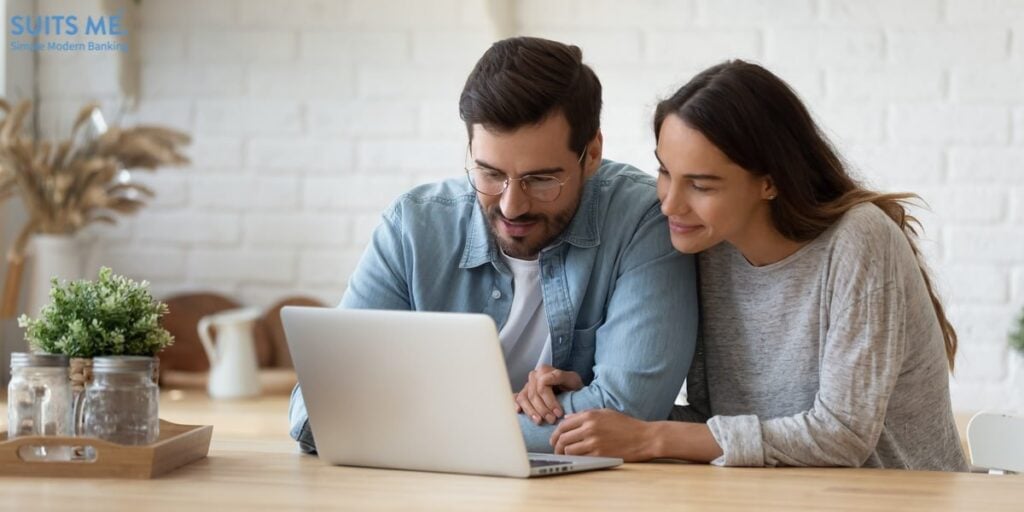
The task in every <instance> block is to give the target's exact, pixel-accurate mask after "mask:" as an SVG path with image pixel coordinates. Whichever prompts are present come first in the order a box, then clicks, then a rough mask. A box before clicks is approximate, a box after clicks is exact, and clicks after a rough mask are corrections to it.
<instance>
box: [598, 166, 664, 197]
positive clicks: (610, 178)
mask: <svg viewBox="0 0 1024 512" xmlns="http://www.w3.org/2000/svg"><path fill="white" fill-rule="evenodd" d="M591 181H592V182H593V183H594V184H595V185H597V186H598V187H600V188H602V189H606V190H608V191H620V190H621V191H625V192H627V193H630V192H632V193H637V194H644V195H651V194H656V189H657V181H656V180H655V179H654V176H651V175H650V174H647V173H646V172H643V171H641V170H640V169H637V168H636V167H633V166H632V165H629V164H625V163H622V162H614V161H612V160H603V161H602V162H601V167H600V168H598V170H597V172H596V173H594V176H593V177H592V178H591ZM652 197H655V196H653V195H652Z"/></svg>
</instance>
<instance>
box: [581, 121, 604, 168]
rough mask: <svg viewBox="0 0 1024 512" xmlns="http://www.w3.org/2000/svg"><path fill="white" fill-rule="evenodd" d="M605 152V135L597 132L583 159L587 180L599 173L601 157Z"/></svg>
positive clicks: (599, 131)
mask: <svg viewBox="0 0 1024 512" xmlns="http://www.w3.org/2000/svg"><path fill="white" fill-rule="evenodd" d="M603 151H604V135H603V134H602V133H601V130H598V131H597V135H595V136H594V138H593V139H591V141H590V143H589V144H587V154H586V156H584V157H583V175H584V176H586V177H587V178H589V177H591V176H593V175H594V174H595V173H597V169H598V168H600V167H601V155H602V152H603Z"/></svg>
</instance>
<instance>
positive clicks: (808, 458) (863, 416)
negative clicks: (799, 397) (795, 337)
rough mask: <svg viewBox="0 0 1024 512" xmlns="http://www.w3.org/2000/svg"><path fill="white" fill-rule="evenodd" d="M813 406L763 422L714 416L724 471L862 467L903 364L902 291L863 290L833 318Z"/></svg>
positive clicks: (885, 288) (712, 426)
mask: <svg viewBox="0 0 1024 512" xmlns="http://www.w3.org/2000/svg"><path fill="white" fill-rule="evenodd" d="M830 322H831V325H830V326H829V329H828V333H827V335H826V339H825V343H824V344H823V350H822V354H821V362H820V369H819V388H818V392H817V394H816V395H815V397H814V402H813V406H812V407H811V408H810V409H809V410H806V411H802V412H800V413H798V414H794V415H790V416H785V417H778V418H759V417H757V416H752V415H743V416H714V417H712V418H711V419H709V420H708V427H709V428H710V430H711V433H712V435H714V437H715V440H716V441H717V442H718V444H719V445H720V446H721V447H722V450H723V455H722V456H721V457H719V458H718V459H716V460H714V461H713V462H712V463H713V464H716V465H721V466H853V467H856V466H860V465H862V464H863V463H864V461H865V460H867V458H868V457H869V456H870V455H871V453H872V450H873V449H874V447H875V445H876V444H877V442H878V438H879V436H880V435H881V432H882V427H883V423H884V421H885V411H886V408H887V406H888V402H889V397H890V396H891V395H892V391H893V389H894V387H895V385H896V380H897V377H898V376H899V373H900V369H901V367H902V361H903V357H904V347H905V341H906V340H905V338H906V336H905V332H906V308H905V304H904V297H903V295H902V291H901V288H900V287H899V286H898V285H897V284H895V283H892V282H890V283H888V284H886V285H883V286H880V287H879V288H876V289H873V290H868V291H865V292H864V293H862V294H860V296H859V298H858V299H855V300H853V301H851V302H849V303H847V305H846V306H845V308H843V310H842V311H840V312H838V313H837V314H833V315H830Z"/></svg>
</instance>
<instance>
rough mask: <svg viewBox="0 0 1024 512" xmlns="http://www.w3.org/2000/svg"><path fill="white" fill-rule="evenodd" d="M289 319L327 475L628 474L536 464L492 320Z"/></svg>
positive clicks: (573, 463) (560, 459) (376, 315)
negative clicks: (380, 471)
mask: <svg viewBox="0 0 1024 512" xmlns="http://www.w3.org/2000/svg"><path fill="white" fill-rule="evenodd" d="M281 319H282V321H283V322H284V328H285V333H286V335H287V338H288V348H289V350H290V351H291V355H292V361H293V362H294V364H295V370H296V372H297V373H298V376H299V383H300V384H301V385H302V394H303V397H304V398H305V401H306V409H307V410H308V412H309V424H310V427H311V428H312V430H313V437H314V438H315V439H316V445H317V451H318V452H319V454H320V458H321V459H323V460H325V461H327V462H328V463H331V464H337V465H344V466H366V467H376V468H392V469H411V470H418V471H442V472H449V473H470V474H476V475H497V476H512V477H528V476H547V475H558V474H562V473H569V472H575V471H585V470H590V469H600V468H609V467H614V466H618V465H619V464H622V459H615V458H606V457H576V456H568V455H547V454H532V453H531V454H527V452H526V446H525V443H524V441H523V437H522V434H521V433H520V431H519V422H518V420H517V418H516V413H515V409H514V407H515V404H514V402H513V399H512V389H511V387H510V385H509V379H508V374H507V372H506V370H505V361H504V357H503V356H502V353H501V346H500V343H499V341H498V333H497V330H496V329H495V327H494V321H493V320H491V318H490V317H489V316H486V315H478V314H460V313H422V312H409V311H375V310H346V309H333V308H305V307H285V308H283V309H282V310H281Z"/></svg>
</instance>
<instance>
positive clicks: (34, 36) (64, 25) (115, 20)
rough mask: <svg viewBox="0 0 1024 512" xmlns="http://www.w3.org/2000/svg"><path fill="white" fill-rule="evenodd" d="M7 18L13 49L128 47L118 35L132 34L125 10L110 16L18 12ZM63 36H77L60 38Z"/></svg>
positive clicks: (62, 49) (83, 49)
mask: <svg viewBox="0 0 1024 512" xmlns="http://www.w3.org/2000/svg"><path fill="white" fill-rule="evenodd" d="M7 21H8V24H7V33H8V35H9V36H10V39H11V41H10V44H9V48H10V50H12V51H32V52H41V51H54V52H69V51H89V52H109V51H120V52H124V51H128V44H127V43H125V42H122V41H118V40H117V39H116V38H121V37H124V36H127V35H128V28H127V26H126V24H125V20H124V14H123V13H122V12H121V11H118V12H117V13H115V14H112V15H109V16H78V15H74V14H48V15H33V16H24V15H14V16H11V17H10V18H9V19H8V20H7ZM63 37H68V38H72V37H73V38H72V39H63V40H61V39H59V38H63ZM15 38H22V39H24V40H20V41H19V40H16V39H15ZM83 38H84V39H83ZM111 38H115V39H111ZM43 39H46V40H45V41H44V40H43Z"/></svg>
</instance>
